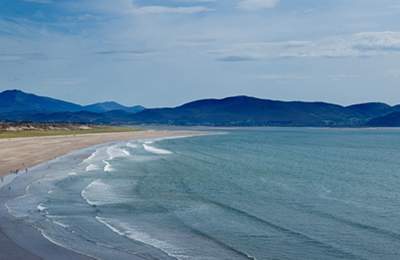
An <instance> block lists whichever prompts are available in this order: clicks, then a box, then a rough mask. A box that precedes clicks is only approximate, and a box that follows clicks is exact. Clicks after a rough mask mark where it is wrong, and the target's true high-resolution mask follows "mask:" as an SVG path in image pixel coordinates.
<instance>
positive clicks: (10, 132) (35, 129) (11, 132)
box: [0, 124, 139, 139]
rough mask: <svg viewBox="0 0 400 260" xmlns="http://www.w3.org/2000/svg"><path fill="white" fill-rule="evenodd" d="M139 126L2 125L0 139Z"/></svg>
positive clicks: (121, 129) (113, 131)
mask: <svg viewBox="0 0 400 260" xmlns="http://www.w3.org/2000/svg"><path fill="white" fill-rule="evenodd" d="M0 125H1V124H0ZM138 130H139V129H137V128H132V127H119V126H87V125H85V126H83V125H18V124H15V125H6V126H5V125H1V126H0V139H4V138H17V137H36V136H61V135H81V134H97V133H117V132H132V131H138Z"/></svg>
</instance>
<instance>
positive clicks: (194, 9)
mask: <svg viewBox="0 0 400 260" xmlns="http://www.w3.org/2000/svg"><path fill="white" fill-rule="evenodd" d="M31 1H48V0H31ZM209 1H210V0H199V1H193V0H192V1H179V2H181V3H185V4H191V5H184V6H179V5H178V6H176V5H174V6H172V5H168V3H167V4H165V5H160V4H158V5H141V4H138V3H136V2H135V1H132V0H113V1H108V0H107V1H106V0H97V1H90V0H84V1H82V2H79V3H75V2H72V3H69V4H68V5H69V6H70V7H72V8H75V9H80V10H85V11H87V12H93V11H94V12H101V13H113V14H119V15H130V14H139V15H143V14H195V13H205V12H209V11H213V10H212V9H210V8H208V7H206V6H203V5H201V3H207V2H209Z"/></svg>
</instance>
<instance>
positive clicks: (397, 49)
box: [211, 32, 400, 61]
mask: <svg viewBox="0 0 400 260" xmlns="http://www.w3.org/2000/svg"><path fill="white" fill-rule="evenodd" d="M211 53H212V54H216V55H217V59H218V60H221V61H241V60H243V61H244V60H260V59H268V58H301V57H326V58H339V57H351V56H353V57H362V56H377V55H387V54H393V53H399V54H400V32H364V33H356V34H352V35H347V36H336V37H327V38H323V39H319V40H315V41H284V42H251V43H241V44H234V45H231V46H228V47H226V48H224V49H220V50H216V51H212V52H211ZM229 57H235V59H234V60H233V59H229Z"/></svg>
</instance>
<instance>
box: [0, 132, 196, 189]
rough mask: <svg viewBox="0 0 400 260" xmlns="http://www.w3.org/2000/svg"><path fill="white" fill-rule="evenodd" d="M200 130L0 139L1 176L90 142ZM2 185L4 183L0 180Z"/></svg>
mask: <svg viewBox="0 0 400 260" xmlns="http://www.w3.org/2000/svg"><path fill="white" fill-rule="evenodd" d="M200 133H201V132H200V131H184V130H181V131H178V130H176V131H175V130H172V131H170V130H143V131H132V132H114V133H96V134H82V135H75V136H70V135H67V136H41V137H22V138H12V139H0V147H1V148H0V177H4V176H6V175H10V174H13V173H14V174H15V173H19V172H25V171H26V170H27V169H29V168H31V167H33V166H35V165H38V164H41V163H43V162H46V161H49V160H52V159H55V158H57V157H59V156H62V155H65V154H67V153H70V152H72V151H75V150H80V149H84V148H87V147H90V146H94V145H98V144H103V143H109V142H116V141H128V140H137V139H147V138H162V137H174V136H185V135H196V134H200ZM44 147H45V149H44ZM0 186H1V183H0Z"/></svg>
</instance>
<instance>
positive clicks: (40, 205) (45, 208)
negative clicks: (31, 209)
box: [37, 204, 47, 212]
mask: <svg viewBox="0 0 400 260" xmlns="http://www.w3.org/2000/svg"><path fill="white" fill-rule="evenodd" d="M37 209H38V210H39V211H40V212H43V211H45V210H47V207H45V206H43V205H42V204H39V205H38V206H37Z"/></svg>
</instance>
